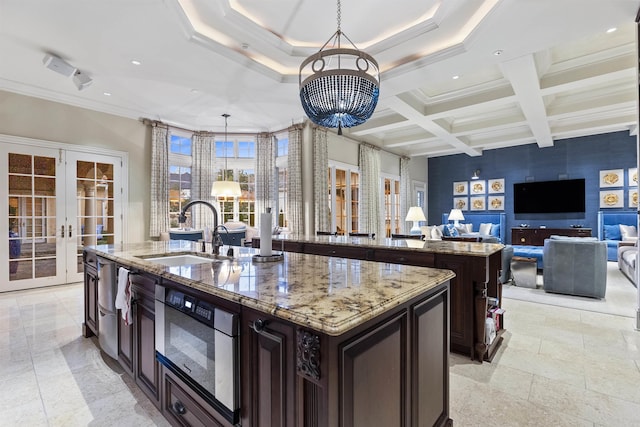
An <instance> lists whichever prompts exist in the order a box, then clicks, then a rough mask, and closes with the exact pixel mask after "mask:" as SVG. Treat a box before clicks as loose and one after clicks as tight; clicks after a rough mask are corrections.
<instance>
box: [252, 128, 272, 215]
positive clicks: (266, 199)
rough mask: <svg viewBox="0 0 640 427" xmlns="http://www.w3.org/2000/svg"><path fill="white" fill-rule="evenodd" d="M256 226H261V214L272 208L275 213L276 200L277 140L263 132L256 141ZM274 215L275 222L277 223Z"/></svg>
mask: <svg viewBox="0 0 640 427" xmlns="http://www.w3.org/2000/svg"><path fill="white" fill-rule="evenodd" d="M256 145H257V147H256V163H255V165H256V166H255V173H256V212H255V214H256V226H258V227H259V226H260V224H259V222H260V214H261V213H264V212H266V209H267V208H272V214H273V215H275V212H274V211H273V210H275V207H276V200H275V188H276V150H277V146H276V142H275V139H274V138H273V135H271V134H268V133H261V134H259V135H258V140H257V143H256ZM275 218H277V216H274V218H273V219H272V222H273V224H276V222H275Z"/></svg>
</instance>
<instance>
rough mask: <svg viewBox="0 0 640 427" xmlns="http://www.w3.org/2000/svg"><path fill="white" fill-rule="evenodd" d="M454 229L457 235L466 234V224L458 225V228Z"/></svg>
mask: <svg viewBox="0 0 640 427" xmlns="http://www.w3.org/2000/svg"><path fill="white" fill-rule="evenodd" d="M455 229H456V231H457V232H458V234H466V233H467V225H466V224H460V225H459V226H457V227H455Z"/></svg>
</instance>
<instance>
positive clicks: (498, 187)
mask: <svg viewBox="0 0 640 427" xmlns="http://www.w3.org/2000/svg"><path fill="white" fill-rule="evenodd" d="M487 189H488V190H489V194H495V193H504V178H500V179H490V180H489V181H488V183H487Z"/></svg>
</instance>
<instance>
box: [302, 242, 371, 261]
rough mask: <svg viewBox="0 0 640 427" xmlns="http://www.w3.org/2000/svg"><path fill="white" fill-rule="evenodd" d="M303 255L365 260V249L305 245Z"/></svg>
mask: <svg viewBox="0 0 640 427" xmlns="http://www.w3.org/2000/svg"><path fill="white" fill-rule="evenodd" d="M304 253H306V254H311V255H322V256H333V257H340V258H351V259H367V249H366V248H358V247H353V246H341V245H327V244H317V243H306V244H305V245H304Z"/></svg>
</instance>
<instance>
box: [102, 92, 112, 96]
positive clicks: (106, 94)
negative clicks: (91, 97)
mask: <svg viewBox="0 0 640 427" xmlns="http://www.w3.org/2000/svg"><path fill="white" fill-rule="evenodd" d="M102 94H103V95H104V96H111V93H110V92H102Z"/></svg>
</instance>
